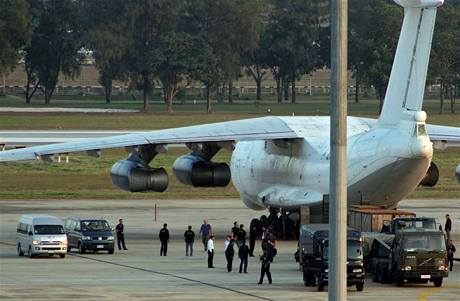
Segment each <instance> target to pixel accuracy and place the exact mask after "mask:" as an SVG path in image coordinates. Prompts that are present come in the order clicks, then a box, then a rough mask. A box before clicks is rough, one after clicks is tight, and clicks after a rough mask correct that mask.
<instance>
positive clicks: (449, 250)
mask: <svg viewBox="0 0 460 301" xmlns="http://www.w3.org/2000/svg"><path fill="white" fill-rule="evenodd" d="M455 251H457V250H455V246H454V244H453V243H452V239H449V240H448V241H447V264H448V265H449V271H451V272H452V268H453V267H454V253H455Z"/></svg>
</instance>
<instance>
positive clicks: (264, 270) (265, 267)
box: [257, 251, 272, 284]
mask: <svg viewBox="0 0 460 301" xmlns="http://www.w3.org/2000/svg"><path fill="white" fill-rule="evenodd" d="M260 261H261V267H260V280H259V282H258V283H257V284H262V282H263V281H264V277H265V275H267V279H268V283H269V284H272V274H271V273H270V256H269V255H268V253H267V252H266V251H264V254H263V255H262V256H260Z"/></svg>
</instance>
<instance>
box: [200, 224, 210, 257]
mask: <svg viewBox="0 0 460 301" xmlns="http://www.w3.org/2000/svg"><path fill="white" fill-rule="evenodd" d="M200 235H201V241H202V242H203V247H204V251H205V252H206V251H207V245H208V240H209V235H211V225H210V224H208V220H207V219H205V220H203V224H202V225H201V228H200Z"/></svg>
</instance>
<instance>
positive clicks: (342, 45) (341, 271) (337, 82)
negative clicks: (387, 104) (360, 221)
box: [328, 0, 348, 301]
mask: <svg viewBox="0 0 460 301" xmlns="http://www.w3.org/2000/svg"><path fill="white" fill-rule="evenodd" d="M347 12H348V1H347V0H333V1H332V3H331V124H330V125H331V163H330V164H331V165H330V182H329V206H330V210H329V230H330V231H329V233H330V235H329V255H328V256H329V263H328V268H329V283H328V286H329V287H328V299H329V301H338V300H340V301H345V300H346V297H347V282H346V281H347V87H348V84H347V25H348V24H347V23H348V18H347Z"/></svg>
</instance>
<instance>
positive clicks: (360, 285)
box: [356, 283, 364, 292]
mask: <svg viewBox="0 0 460 301" xmlns="http://www.w3.org/2000/svg"><path fill="white" fill-rule="evenodd" d="M363 289H364V283H357V284H356V290H357V291H358V292H362V291H363Z"/></svg>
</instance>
